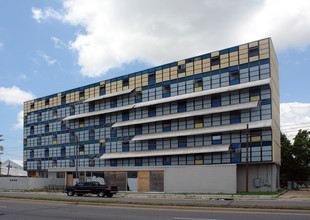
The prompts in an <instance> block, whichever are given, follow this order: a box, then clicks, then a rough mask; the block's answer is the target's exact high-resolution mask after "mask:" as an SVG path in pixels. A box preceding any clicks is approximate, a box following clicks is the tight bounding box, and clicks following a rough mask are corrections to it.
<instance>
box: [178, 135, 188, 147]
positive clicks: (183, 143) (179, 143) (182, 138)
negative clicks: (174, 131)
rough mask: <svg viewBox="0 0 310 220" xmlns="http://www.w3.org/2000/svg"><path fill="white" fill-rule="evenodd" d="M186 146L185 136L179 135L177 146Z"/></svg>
mask: <svg viewBox="0 0 310 220" xmlns="http://www.w3.org/2000/svg"><path fill="white" fill-rule="evenodd" d="M186 146H187V137H179V138H178V147H186Z"/></svg>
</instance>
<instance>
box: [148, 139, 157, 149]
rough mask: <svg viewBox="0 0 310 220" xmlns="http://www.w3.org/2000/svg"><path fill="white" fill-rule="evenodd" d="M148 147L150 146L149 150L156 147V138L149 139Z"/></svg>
mask: <svg viewBox="0 0 310 220" xmlns="http://www.w3.org/2000/svg"><path fill="white" fill-rule="evenodd" d="M148 148H149V150H155V149H156V140H149V142H148Z"/></svg>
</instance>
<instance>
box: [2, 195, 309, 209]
mask: <svg viewBox="0 0 310 220" xmlns="http://www.w3.org/2000/svg"><path fill="white" fill-rule="evenodd" d="M0 196H18V197H48V198H59V199H79V200H81V199H82V200H102V201H120V202H131V203H132V202H136V203H164V204H167V205H169V204H174V203H182V204H184V203H188V204H193V205H195V204H202V205H230V206H234V205H236V206H237V205H242V206H244V205H246V206H264V207H276V206H281V207H299V208H300V207H310V200H307V201H294V200H277V199H259V200H258V199H256V200H255V199H247V200H223V199H219V200H216V199H197V198H196V199H190V198H187V199H176V198H139V197H121V196H119V195H116V196H114V197H113V198H107V197H105V198H100V197H97V196H95V195H93V196H89V195H86V196H82V197H77V196H73V197H72V196H71V197H69V196H67V195H66V194H65V193H33V192H31V193H27V192H0Z"/></svg>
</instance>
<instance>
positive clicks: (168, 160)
mask: <svg viewBox="0 0 310 220" xmlns="http://www.w3.org/2000/svg"><path fill="white" fill-rule="evenodd" d="M163 162H164V165H170V164H171V157H170V156H164V161H163Z"/></svg>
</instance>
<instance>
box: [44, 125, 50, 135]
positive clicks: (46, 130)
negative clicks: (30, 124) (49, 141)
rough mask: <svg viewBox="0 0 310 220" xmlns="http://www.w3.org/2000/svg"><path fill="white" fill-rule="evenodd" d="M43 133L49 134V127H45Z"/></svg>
mask: <svg viewBox="0 0 310 220" xmlns="http://www.w3.org/2000/svg"><path fill="white" fill-rule="evenodd" d="M44 130H45V133H47V132H49V130H50V126H49V125H45V129H44Z"/></svg>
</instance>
